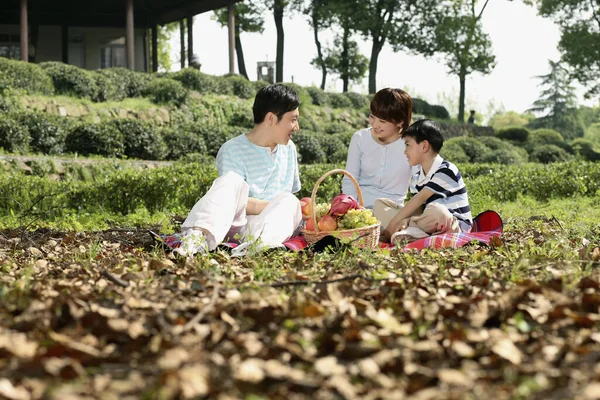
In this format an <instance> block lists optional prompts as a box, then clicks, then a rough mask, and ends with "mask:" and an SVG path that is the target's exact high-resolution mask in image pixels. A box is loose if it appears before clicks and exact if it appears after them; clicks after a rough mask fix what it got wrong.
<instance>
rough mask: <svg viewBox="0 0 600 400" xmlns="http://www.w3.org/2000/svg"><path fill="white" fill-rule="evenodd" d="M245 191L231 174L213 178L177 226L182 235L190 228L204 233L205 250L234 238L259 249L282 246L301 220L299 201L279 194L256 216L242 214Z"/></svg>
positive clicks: (238, 180) (241, 181) (245, 186)
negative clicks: (256, 243) (250, 242)
mask: <svg viewBox="0 0 600 400" xmlns="http://www.w3.org/2000/svg"><path fill="white" fill-rule="evenodd" d="M248 192H249V187H248V184H247V183H246V182H245V181H244V179H243V178H242V177H241V176H239V175H238V174H236V173H234V172H228V173H226V174H225V175H223V176H221V177H219V178H217V179H215V181H214V182H213V184H212V186H211V188H210V189H209V190H208V192H206V194H205V195H204V196H203V197H202V198H201V199H200V200H198V202H197V203H196V204H195V205H194V207H192V210H191V211H190V213H189V214H188V216H187V218H186V219H185V221H184V222H183V224H182V225H181V228H182V232H183V234H184V235H185V233H186V231H189V230H190V229H200V228H201V229H202V230H204V231H206V232H207V233H208V234H206V235H205V236H206V242H207V245H208V249H209V250H214V249H215V248H216V247H217V246H218V245H219V244H220V243H221V242H223V240H225V239H226V238H227V239H233V238H234V236H236V235H239V236H240V237H241V241H242V242H248V241H255V240H257V239H260V244H261V245H262V246H266V247H280V246H282V243H283V242H285V241H286V240H287V239H289V238H290V237H291V236H292V234H293V233H294V231H295V230H296V228H297V227H298V225H299V224H300V221H301V220H302V211H301V209H300V201H299V200H298V199H297V198H296V196H294V195H293V194H291V193H282V194H280V195H278V196H276V197H275V198H274V199H273V200H271V201H270V202H269V205H268V206H267V207H265V209H264V210H263V211H262V212H261V213H260V214H259V215H246V205H247V204H248Z"/></svg>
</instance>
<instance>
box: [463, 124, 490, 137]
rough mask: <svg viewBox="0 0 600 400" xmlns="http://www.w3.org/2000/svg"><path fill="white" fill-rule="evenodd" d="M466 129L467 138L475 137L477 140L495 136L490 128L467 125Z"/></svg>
mask: <svg viewBox="0 0 600 400" xmlns="http://www.w3.org/2000/svg"><path fill="white" fill-rule="evenodd" d="M467 129H468V131H469V136H475V137H477V138H479V137H491V136H494V135H495V131H494V128H492V127H491V126H481V125H473V124H467Z"/></svg>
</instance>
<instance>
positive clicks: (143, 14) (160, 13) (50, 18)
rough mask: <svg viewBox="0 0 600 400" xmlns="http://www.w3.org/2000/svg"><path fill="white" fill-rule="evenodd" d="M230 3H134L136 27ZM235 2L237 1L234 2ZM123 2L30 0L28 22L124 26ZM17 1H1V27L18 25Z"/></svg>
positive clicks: (190, 0) (157, 0) (200, 0)
mask: <svg viewBox="0 0 600 400" xmlns="http://www.w3.org/2000/svg"><path fill="white" fill-rule="evenodd" d="M231 1H232V0H134V2H133V3H134V13H135V22H134V24H135V26H136V28H137V27H139V28H149V27H151V26H152V24H154V23H158V24H160V25H163V24H166V23H169V22H173V21H178V20H181V19H183V18H185V17H188V16H192V15H196V14H200V13H203V12H206V11H211V10H215V9H218V8H222V7H226V6H227V5H228V4H229V3H230V2H231ZM233 1H238V0H233ZM125 4H126V1H125V0H29V1H28V11H29V23H30V24H32V23H37V24H39V25H62V24H67V25H69V26H98V27H125ZM19 9H20V0H1V1H0V24H15V25H18V24H19Z"/></svg>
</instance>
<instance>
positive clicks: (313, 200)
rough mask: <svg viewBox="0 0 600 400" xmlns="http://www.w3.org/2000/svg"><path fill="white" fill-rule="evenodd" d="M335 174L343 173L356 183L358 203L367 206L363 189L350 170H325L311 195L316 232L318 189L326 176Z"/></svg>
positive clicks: (317, 230) (312, 215) (317, 228)
mask: <svg viewBox="0 0 600 400" xmlns="http://www.w3.org/2000/svg"><path fill="white" fill-rule="evenodd" d="M333 174H343V175H346V176H347V177H348V178H349V179H350V180H351V181H352V183H353V184H354V187H355V188H356V193H358V204H360V206H361V207H364V206H365V202H364V200H363V195H362V191H361V190H360V186H359V185H358V181H357V180H356V178H355V177H354V176H352V174H351V173H350V172H348V171H346V170H345V169H332V170H331V171H328V172H325V173H324V174H323V176H321V177H320V178H319V179H317V182H316V183H315V186H314V187H313V191H312V194H311V196H310V206H311V211H312V212H311V216H310V217H311V218H312V220H313V223H314V225H315V232H319V225H318V224H317V213H316V212H315V211H316V208H317V189H319V185H320V184H321V183H322V182H323V181H324V180H325V178H327V177H328V176H330V175H333Z"/></svg>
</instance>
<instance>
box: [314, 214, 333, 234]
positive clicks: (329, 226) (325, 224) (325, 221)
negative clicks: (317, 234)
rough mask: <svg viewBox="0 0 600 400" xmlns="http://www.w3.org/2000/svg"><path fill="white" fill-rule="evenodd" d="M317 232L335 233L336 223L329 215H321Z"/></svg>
mask: <svg viewBox="0 0 600 400" xmlns="http://www.w3.org/2000/svg"><path fill="white" fill-rule="evenodd" d="M318 226H319V230H321V231H323V232H329V231H335V230H336V229H337V222H336V220H335V218H333V217H332V216H331V215H323V217H322V218H321V219H320V220H319V223H318Z"/></svg>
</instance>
